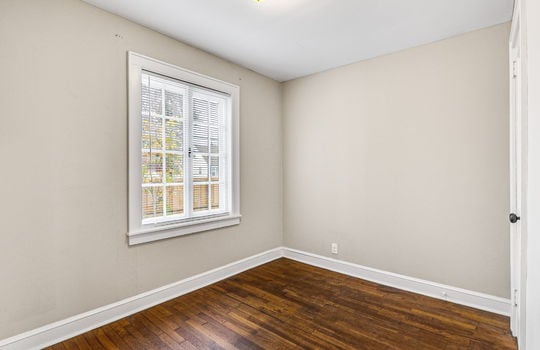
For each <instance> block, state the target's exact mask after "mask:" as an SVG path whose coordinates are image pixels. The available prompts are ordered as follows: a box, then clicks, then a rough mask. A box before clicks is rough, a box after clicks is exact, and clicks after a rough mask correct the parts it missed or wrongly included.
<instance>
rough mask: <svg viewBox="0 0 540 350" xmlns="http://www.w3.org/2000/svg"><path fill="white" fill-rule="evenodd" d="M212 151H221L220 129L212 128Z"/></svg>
mask: <svg viewBox="0 0 540 350" xmlns="http://www.w3.org/2000/svg"><path fill="white" fill-rule="evenodd" d="M210 152H212V153H219V129H217V128H210Z"/></svg>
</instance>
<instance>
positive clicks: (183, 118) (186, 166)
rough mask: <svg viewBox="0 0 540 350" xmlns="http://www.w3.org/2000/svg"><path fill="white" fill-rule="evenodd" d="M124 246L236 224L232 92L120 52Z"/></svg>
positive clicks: (235, 94) (235, 95) (235, 90)
mask: <svg viewBox="0 0 540 350" xmlns="http://www.w3.org/2000/svg"><path fill="white" fill-rule="evenodd" d="M128 70H129V71H128V80H129V84H128V114H129V117H128V122H129V137H128V138H129V166H128V171H129V174H128V183H129V193H128V195H129V198H128V204H129V205H128V206H129V211H128V215H129V220H128V221H129V222H128V241H129V244H130V245H134V244H140V243H147V242H151V241H155V240H160V239H165V238H171V237H176V236H181V235H186V234H191V233H195V232H201V231H206V230H212V229H217V228H221V227H226V226H232V225H237V224H239V223H240V218H241V215H240V178H239V175H240V174H239V170H240V163H239V161H240V157H239V130H240V128H239V96H240V89H239V87H238V86H236V85H232V84H229V83H227V82H224V81H220V80H217V79H214V78H211V77H208V76H205V75H202V74H199V73H195V72H192V71H189V70H186V69H183V68H180V67H177V66H174V65H171V64H168V63H165V62H162V61H158V60H155V59H153V58H150V57H146V56H143V55H140V54H137V53H134V52H129V53H128Z"/></svg>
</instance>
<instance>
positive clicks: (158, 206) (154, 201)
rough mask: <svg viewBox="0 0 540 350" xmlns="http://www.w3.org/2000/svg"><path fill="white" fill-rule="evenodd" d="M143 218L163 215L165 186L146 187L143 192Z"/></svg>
mask: <svg viewBox="0 0 540 350" xmlns="http://www.w3.org/2000/svg"><path fill="white" fill-rule="evenodd" d="M142 209H143V218H144V219H148V218H154V217H160V216H163V188H162V187H161V186H159V187H144V188H143V193H142Z"/></svg>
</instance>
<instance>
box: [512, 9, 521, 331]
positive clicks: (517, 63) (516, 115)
mask: <svg viewBox="0 0 540 350" xmlns="http://www.w3.org/2000/svg"><path fill="white" fill-rule="evenodd" d="M520 42H521V23H520V18H519V8H518V10H517V11H515V13H514V19H513V22H512V31H511V34H510V215H509V221H510V270H511V271H510V272H511V283H510V284H511V300H512V312H511V329H512V334H513V335H514V336H516V337H518V336H519V334H520V333H519V332H520V299H521V298H520V293H521V291H520V283H521V218H520V216H521V199H522V198H521V190H522V188H521V186H522V183H521V179H522V178H521V170H522V169H521V166H522V164H521V142H522V139H521V137H522V135H521V130H522V125H521V123H522V118H521V117H522V115H521V106H522V104H521V70H520V68H521V46H520Z"/></svg>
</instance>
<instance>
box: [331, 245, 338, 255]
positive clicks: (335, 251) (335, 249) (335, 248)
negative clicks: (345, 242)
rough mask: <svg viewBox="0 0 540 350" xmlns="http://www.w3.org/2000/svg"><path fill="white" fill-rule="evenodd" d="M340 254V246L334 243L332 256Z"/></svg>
mask: <svg viewBox="0 0 540 350" xmlns="http://www.w3.org/2000/svg"><path fill="white" fill-rule="evenodd" d="M337 253H338V245H337V243H332V254H337Z"/></svg>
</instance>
